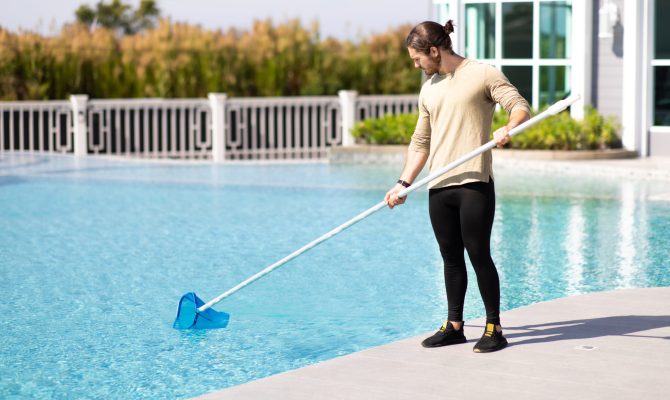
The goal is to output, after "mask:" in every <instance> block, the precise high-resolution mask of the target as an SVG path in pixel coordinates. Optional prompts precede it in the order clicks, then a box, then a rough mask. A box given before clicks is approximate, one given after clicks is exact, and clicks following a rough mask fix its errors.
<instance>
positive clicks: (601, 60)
mask: <svg viewBox="0 0 670 400" xmlns="http://www.w3.org/2000/svg"><path fill="white" fill-rule="evenodd" d="M603 2H604V1H603V0H594V1H593V64H592V68H593V73H592V77H593V78H592V88H591V90H592V102H593V106H595V107H596V108H597V109H598V111H600V112H601V113H602V114H604V115H613V116H617V117H619V120H620V118H621V111H622V100H623V99H622V95H623V94H622V85H621V82H622V80H623V27H624V21H623V19H624V16H623V15H622V10H623V0H610V3H613V4H615V5H616V6H617V7H618V10H619V11H618V16H619V21H618V22H617V23H616V24H615V25H614V28H613V30H612V37H599V33H598V32H599V29H598V28H599V26H600V13H599V10H600V8H601V5H602V3H603Z"/></svg>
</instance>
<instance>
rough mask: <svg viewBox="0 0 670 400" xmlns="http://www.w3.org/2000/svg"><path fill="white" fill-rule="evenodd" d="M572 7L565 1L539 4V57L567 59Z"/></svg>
mask: <svg viewBox="0 0 670 400" xmlns="http://www.w3.org/2000/svg"><path fill="white" fill-rule="evenodd" d="M571 28H572V6H571V5H570V4H569V3H568V2H567V1H544V2H542V3H540V57H542V58H568V56H569V54H570V40H571V39H570V36H569V35H568V33H569V32H570V29H571Z"/></svg>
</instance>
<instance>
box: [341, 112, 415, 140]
mask: <svg viewBox="0 0 670 400" xmlns="http://www.w3.org/2000/svg"><path fill="white" fill-rule="evenodd" d="M418 117H419V114H418V113H413V114H397V115H385V116H383V117H381V118H370V119H366V120H364V121H361V122H359V123H357V124H356V125H355V126H354V129H353V130H352V135H353V136H354V137H355V138H356V141H357V142H362V143H369V144H408V143H409V141H410V139H411V138H412V133H413V132H414V127H415V126H416V119H417V118H418Z"/></svg>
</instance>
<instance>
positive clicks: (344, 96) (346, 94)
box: [337, 90, 358, 147]
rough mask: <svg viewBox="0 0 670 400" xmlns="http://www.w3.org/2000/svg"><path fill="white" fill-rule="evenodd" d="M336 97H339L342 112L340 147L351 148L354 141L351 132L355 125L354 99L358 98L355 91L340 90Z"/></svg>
mask: <svg viewBox="0 0 670 400" xmlns="http://www.w3.org/2000/svg"><path fill="white" fill-rule="evenodd" d="M337 95H338V96H339V97H340V109H341V110H342V146H343V147H346V146H353V145H354V144H355V143H356V141H355V140H354V137H353V136H352V135H351V130H352V129H353V128H354V124H355V123H356V97H358V92H357V91H355V90H340V91H339V92H337Z"/></svg>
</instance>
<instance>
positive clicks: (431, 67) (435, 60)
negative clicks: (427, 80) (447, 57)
mask: <svg viewBox="0 0 670 400" xmlns="http://www.w3.org/2000/svg"><path fill="white" fill-rule="evenodd" d="M428 58H429V60H430V61H429V62H428V63H426V64H427V65H426V66H425V67H424V68H423V72H424V73H425V74H426V75H428V76H431V75H434V74H436V73H437V72H438V71H439V70H440V61H442V56H440V55H439V54H438V55H437V57H433V56H429V57H428Z"/></svg>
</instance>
